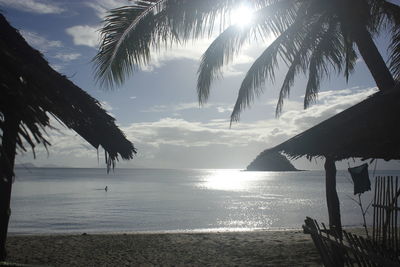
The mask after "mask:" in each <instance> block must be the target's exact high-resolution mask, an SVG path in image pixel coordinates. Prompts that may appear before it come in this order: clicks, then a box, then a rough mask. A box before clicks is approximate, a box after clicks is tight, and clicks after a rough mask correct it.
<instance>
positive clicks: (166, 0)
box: [94, 0, 400, 226]
mask: <svg viewBox="0 0 400 267" xmlns="http://www.w3.org/2000/svg"><path fill="white" fill-rule="evenodd" d="M243 2H245V3H247V4H248V5H250V6H251V7H252V8H253V9H254V10H255V11H254V21H253V23H252V24H250V25H249V26H248V27H246V28H244V29H240V28H238V27H236V26H235V25H230V26H229V23H225V21H226V20H229V16H230V12H231V11H232V10H233V9H234V8H235V7H237V6H238V5H240V4H243ZM218 24H219V25H222V27H223V28H224V30H223V31H221V33H220V34H219V36H218V37H217V38H216V39H215V40H214V41H213V42H212V44H211V45H210V46H209V47H208V49H207V51H206V52H205V53H204V54H203V56H202V58H201V63H200V67H199V70H198V81H197V92H198V100H199V102H200V103H205V102H206V101H207V99H208V96H209V92H210V87H211V84H212V82H213V81H214V80H215V79H217V78H219V77H221V75H222V72H221V70H222V67H223V66H224V65H225V64H227V63H229V62H230V61H231V60H232V58H233V57H234V56H235V55H237V54H238V53H239V52H240V49H241V47H242V45H243V44H244V43H245V42H246V41H249V40H250V41H251V40H254V39H255V38H268V37H269V36H270V35H271V34H272V35H274V36H276V39H275V40H274V41H273V42H272V43H271V44H269V45H268V46H267V47H266V48H265V50H264V51H263V52H262V53H261V55H260V56H259V57H258V58H257V59H256V60H255V61H254V63H253V64H252V66H251V67H250V69H249V70H248V72H247V73H246V75H245V77H244V79H243V81H242V83H241V85H240V88H239V93H238V98H237V101H236V104H235V106H234V110H233V112H232V114H231V123H232V122H233V121H237V120H239V118H240V113H241V111H243V109H245V108H246V107H248V106H249V105H250V104H251V103H252V101H253V100H254V98H255V97H257V96H259V95H260V94H261V93H262V92H263V90H264V87H265V86H264V84H265V82H266V80H268V81H272V82H273V81H274V80H275V70H276V69H277V67H278V65H279V64H278V63H279V62H282V61H283V62H284V63H286V64H287V66H288V71H287V73H286V76H285V78H284V81H283V84H282V86H281V88H280V94H279V99H278V104H277V107H276V114H277V115H279V114H280V112H281V111H282V106H283V101H284V99H285V98H286V97H287V96H288V95H289V92H290V89H291V87H292V86H293V83H294V79H295V77H296V75H297V74H299V73H308V82H307V85H306V88H305V97H304V108H307V107H308V106H309V105H310V104H311V103H313V102H314V101H315V100H316V98H317V96H318V91H319V89H320V83H321V81H322V79H323V78H324V77H326V76H328V75H329V74H330V73H331V72H332V71H336V72H337V73H343V74H344V76H345V78H346V79H348V77H349V75H350V74H351V72H352V71H353V70H354V67H355V63H356V60H357V58H358V54H357V52H356V47H357V48H358V51H359V54H360V55H361V57H362V58H363V60H364V61H365V63H366V65H367V67H368V68H369V70H370V72H371V74H372V76H373V78H374V80H375V82H376V84H377V86H378V88H379V90H382V91H384V90H390V89H391V88H393V87H394V85H395V79H394V78H393V77H395V78H396V79H397V78H400V27H399V26H400V7H399V6H398V5H396V4H394V3H391V2H390V1H387V0H351V1H349V0H253V1H250V0H248V1H243V0H218V1H215V0H202V1H199V0H148V1H141V0H139V1H134V4H133V5H132V6H129V7H122V8H118V9H114V10H111V11H110V13H109V15H108V16H107V17H106V19H105V25H104V27H103V28H102V30H101V32H102V37H103V40H102V43H101V46H100V50H99V52H98V54H97V55H96V57H95V58H94V61H95V63H96V64H97V67H96V76H97V79H98V81H100V83H101V85H103V86H106V87H112V86H114V85H120V84H122V83H123V82H124V80H125V79H126V77H127V76H129V75H130V74H132V73H133V72H134V71H136V70H138V69H140V67H142V66H144V65H146V64H148V63H149V61H150V56H151V54H150V51H151V49H160V48H163V47H164V46H168V44H169V42H177V43H179V42H184V41H187V40H188V39H190V38H199V37H202V36H205V35H209V36H210V35H211V33H212V32H213V30H214V28H215V26H216V25H218ZM225 26H227V27H225ZM382 32H388V34H389V36H390V37H391V40H392V42H391V45H390V51H391V55H390V62H389V63H390V64H389V66H387V65H386V63H385V61H384V60H383V58H382V56H381V54H380V53H379V51H378V49H377V47H376V45H375V43H374V41H373V38H374V37H375V36H377V35H379V34H382ZM325 166H326V170H327V174H328V172H329V175H327V184H328V182H329V184H330V185H332V184H336V182H335V180H334V179H333V178H329V179H328V177H335V173H336V167H335V165H334V158H330V159H327V161H326V163H325ZM328 180H329V181H328ZM332 181H333V182H332ZM335 188H336V186H335ZM327 197H328V209H329V215H330V224H331V225H338V226H340V216H337V215H338V214H340V212H339V202H338V199H337V193H336V189H335V190H334V191H332V194H329V195H328V194H327ZM330 197H332V200H330V199H329V198H330ZM332 203H333V204H332ZM331 215H332V216H331ZM331 217H332V218H331Z"/></svg>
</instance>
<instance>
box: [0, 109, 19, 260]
mask: <svg viewBox="0 0 400 267" xmlns="http://www.w3.org/2000/svg"><path fill="white" fill-rule="evenodd" d="M3 115H4V128H3V129H4V131H3V138H2V145H1V147H0V149H1V151H0V152H1V153H0V261H4V260H5V259H6V256H7V252H6V240H7V231H8V222H9V219H10V215H11V209H10V200H11V187H12V181H13V177H14V159H15V148H16V141H17V134H18V127H19V120H18V119H17V118H16V117H15V116H14V115H13V114H10V113H5V114H3Z"/></svg>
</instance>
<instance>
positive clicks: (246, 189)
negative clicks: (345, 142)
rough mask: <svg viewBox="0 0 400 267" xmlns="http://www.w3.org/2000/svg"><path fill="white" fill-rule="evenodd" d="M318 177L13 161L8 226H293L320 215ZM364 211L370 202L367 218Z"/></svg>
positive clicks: (37, 229) (349, 200) (351, 207)
mask: <svg viewBox="0 0 400 267" xmlns="http://www.w3.org/2000/svg"><path fill="white" fill-rule="evenodd" d="M397 173H398V172H396V171H377V172H376V175H396V174H397ZM370 177H371V182H372V186H373V177H372V174H370ZM324 179H325V178H324V172H323V171H302V172H245V171H241V170H236V169H229V170H227V169H216V170H204V169H188V170H170V169H115V171H114V172H112V173H110V174H107V173H106V170H105V169H71V168H68V169H62V168H29V169H17V171H16V178H15V182H14V184H13V192H12V199H11V208H12V215H11V219H10V225H9V232H10V233H13V234H37V233H83V232H91V233H100V232H101V233H103V232H133V231H236V230H255V229H282V228H283V229H292V228H301V225H302V223H303V221H304V219H305V217H306V216H311V217H313V218H315V219H317V220H318V221H321V222H328V215H327V206H326V200H325V199H326V197H325V180H324ZM106 186H107V187H108V190H107V191H106V190H104V189H105V187H106ZM337 189H338V195H339V199H340V206H341V216H342V223H343V225H345V226H361V225H362V216H361V211H360V208H359V206H358V204H357V203H356V202H355V201H354V200H357V199H358V198H356V196H354V195H353V185H352V183H351V178H350V175H349V174H348V173H347V172H346V171H338V174H337ZM372 198H373V188H372V191H370V192H366V193H364V194H363V195H362V200H363V203H364V206H368V204H369V203H370V201H371V199H372ZM371 215H372V210H371V208H370V212H369V214H367V220H368V223H371V221H372V218H371Z"/></svg>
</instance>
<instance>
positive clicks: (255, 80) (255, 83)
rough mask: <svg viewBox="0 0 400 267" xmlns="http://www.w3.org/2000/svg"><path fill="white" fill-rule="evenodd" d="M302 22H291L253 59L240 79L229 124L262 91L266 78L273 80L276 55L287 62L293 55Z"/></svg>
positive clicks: (276, 60) (236, 118)
mask: <svg viewBox="0 0 400 267" xmlns="http://www.w3.org/2000/svg"><path fill="white" fill-rule="evenodd" d="M302 27H303V25H302V23H301V22H299V23H293V24H292V25H291V26H289V28H287V29H286V31H284V32H283V33H282V34H281V35H280V36H278V37H277V38H276V39H275V40H274V41H273V42H272V43H271V44H270V45H269V46H268V47H267V49H265V50H264V52H263V53H262V54H261V55H260V56H259V57H258V58H257V59H256V60H255V61H254V63H253V65H252V66H251V67H250V69H249V70H248V72H247V73H246V75H245V78H244V79H243V81H242V84H241V86H240V89H239V93H238V97H237V100H236V103H235V106H234V108H233V112H232V114H231V124H232V122H234V121H238V120H239V118H240V113H241V111H242V110H243V109H245V108H246V107H248V106H249V105H250V104H251V103H252V102H253V100H254V98H255V97H258V96H259V95H260V94H261V93H262V92H263V88H262V86H263V85H264V83H265V80H266V79H269V80H270V81H271V82H272V83H273V82H274V80H275V69H276V68H277V67H278V55H279V56H280V57H281V58H282V59H283V60H284V61H287V62H290V61H291V60H292V59H293V57H294V54H293V53H294V52H295V47H296V45H297V41H296V40H297V39H298V38H299V36H301V35H302V32H301V31H300V29H301V28H302Z"/></svg>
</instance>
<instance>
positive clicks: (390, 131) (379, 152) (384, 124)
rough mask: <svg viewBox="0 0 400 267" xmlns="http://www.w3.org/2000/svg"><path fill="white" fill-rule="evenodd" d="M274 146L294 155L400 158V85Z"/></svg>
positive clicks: (295, 156)
mask: <svg viewBox="0 0 400 267" xmlns="http://www.w3.org/2000/svg"><path fill="white" fill-rule="evenodd" d="M270 150H273V151H280V152H283V153H285V154H286V155H288V156H289V157H291V158H299V157H302V156H306V157H308V158H313V157H331V158H333V159H335V160H342V159H346V158H351V157H360V158H364V159H368V158H383V159H386V160H390V159H400V87H395V89H393V90H390V91H387V92H378V93H376V94H374V95H372V96H371V97H369V98H367V99H366V100H364V101H362V102H361V103H359V104H357V105H355V106H353V107H351V108H349V109H346V110H345V111H343V112H341V113H339V114H337V115H335V116H333V117H331V118H330V119H327V120H325V121H323V122H321V123H320V124H318V125H316V126H314V127H312V128H310V129H308V130H306V131H304V132H302V133H301V134H298V135H296V136H295V137H293V138H291V139H289V140H287V141H286V142H283V143H281V144H279V145H277V146H275V147H273V148H271V149H270Z"/></svg>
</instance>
